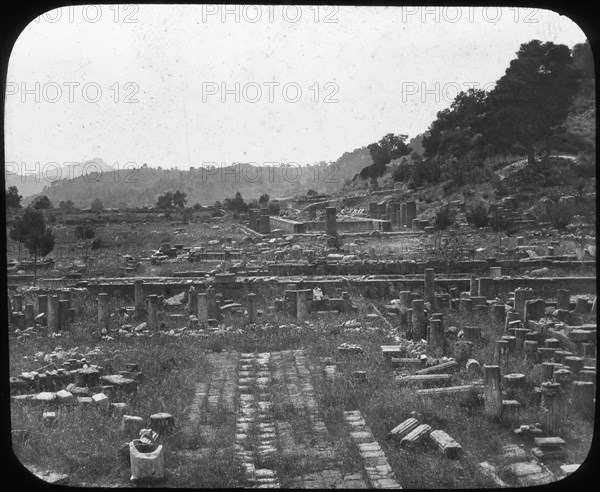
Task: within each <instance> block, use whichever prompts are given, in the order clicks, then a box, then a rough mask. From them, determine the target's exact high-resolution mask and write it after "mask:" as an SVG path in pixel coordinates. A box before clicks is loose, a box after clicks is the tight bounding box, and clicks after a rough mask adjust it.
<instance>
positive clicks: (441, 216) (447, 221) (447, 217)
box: [433, 205, 456, 230]
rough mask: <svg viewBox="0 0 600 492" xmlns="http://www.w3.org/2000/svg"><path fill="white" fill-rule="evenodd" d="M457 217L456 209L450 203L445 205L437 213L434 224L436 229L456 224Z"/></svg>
mask: <svg viewBox="0 0 600 492" xmlns="http://www.w3.org/2000/svg"><path fill="white" fill-rule="evenodd" d="M455 218H456V214H455V213H454V210H453V209H452V208H451V207H450V206H449V205H445V206H443V207H441V208H440V209H439V210H438V211H437V212H436V213H435V220H434V223H433V225H434V226H435V228H436V229H440V230H444V229H447V228H448V227H450V226H451V225H452V224H454V219H455Z"/></svg>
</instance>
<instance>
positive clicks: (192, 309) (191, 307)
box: [188, 285, 198, 318]
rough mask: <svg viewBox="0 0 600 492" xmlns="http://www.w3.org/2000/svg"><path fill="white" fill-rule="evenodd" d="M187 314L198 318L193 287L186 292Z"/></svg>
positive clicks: (196, 298)
mask: <svg viewBox="0 0 600 492" xmlns="http://www.w3.org/2000/svg"><path fill="white" fill-rule="evenodd" d="M188 314H192V315H194V316H196V318H197V317H198V292H196V289H195V288H194V286H193V285H192V286H191V287H190V290H189V291H188Z"/></svg>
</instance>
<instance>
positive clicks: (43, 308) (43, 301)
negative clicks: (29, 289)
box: [37, 294, 48, 316]
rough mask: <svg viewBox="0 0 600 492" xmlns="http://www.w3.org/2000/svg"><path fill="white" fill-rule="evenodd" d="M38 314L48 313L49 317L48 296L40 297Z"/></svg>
mask: <svg viewBox="0 0 600 492" xmlns="http://www.w3.org/2000/svg"><path fill="white" fill-rule="evenodd" d="M37 313H38V314H42V313H46V316H47V315H48V296H46V295H42V294H40V295H39V296H38V311H37Z"/></svg>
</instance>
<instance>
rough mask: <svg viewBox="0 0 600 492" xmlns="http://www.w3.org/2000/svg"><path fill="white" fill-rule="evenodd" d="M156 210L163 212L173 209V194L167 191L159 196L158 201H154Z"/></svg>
mask: <svg viewBox="0 0 600 492" xmlns="http://www.w3.org/2000/svg"><path fill="white" fill-rule="evenodd" d="M156 208H159V209H163V210H164V209H169V208H173V193H172V192H170V191H167V192H166V193H163V194H162V195H160V196H159V197H158V200H156Z"/></svg>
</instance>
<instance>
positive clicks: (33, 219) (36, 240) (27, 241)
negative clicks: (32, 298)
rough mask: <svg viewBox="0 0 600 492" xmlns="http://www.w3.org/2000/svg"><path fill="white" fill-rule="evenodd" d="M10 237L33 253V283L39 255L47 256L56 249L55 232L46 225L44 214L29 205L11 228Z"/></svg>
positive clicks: (35, 277)
mask: <svg viewBox="0 0 600 492" xmlns="http://www.w3.org/2000/svg"><path fill="white" fill-rule="evenodd" d="M10 237H11V238H15V239H16V240H17V241H19V242H20V243H23V244H24V245H25V247H26V248H27V250H28V251H29V254H31V255H33V285H35V283H36V280H37V259H38V256H42V257H43V256H46V255H48V254H50V253H51V252H52V250H53V249H54V232H53V231H52V229H51V228H50V227H47V226H46V221H45V219H44V214H43V213H42V212H39V211H38V210H36V209H34V208H33V207H27V209H26V210H25V213H24V214H23V215H22V216H21V217H20V218H19V219H17V220H16V221H15V222H14V223H13V226H12V228H11V231H10Z"/></svg>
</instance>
